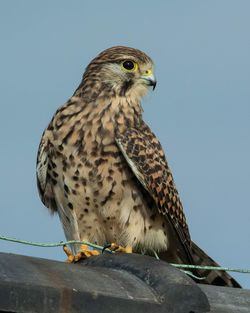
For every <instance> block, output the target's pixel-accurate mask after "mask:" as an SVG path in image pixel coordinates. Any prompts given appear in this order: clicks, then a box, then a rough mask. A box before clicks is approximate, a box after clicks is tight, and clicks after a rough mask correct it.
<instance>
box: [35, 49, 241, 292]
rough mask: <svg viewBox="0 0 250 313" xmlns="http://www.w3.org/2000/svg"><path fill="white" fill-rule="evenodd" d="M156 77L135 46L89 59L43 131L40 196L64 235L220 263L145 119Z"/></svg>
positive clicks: (216, 278) (220, 279)
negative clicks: (190, 220)
mask: <svg viewBox="0 0 250 313" xmlns="http://www.w3.org/2000/svg"><path fill="white" fill-rule="evenodd" d="M155 84H156V81H155V79H154V76H153V62H152V60H151V59H150V58H149V57H148V56H147V55H146V54H145V53H143V52H141V51H139V50H136V49H133V48H128V47H113V48H110V49H107V50H105V51H104V52H102V53H101V54H99V55H98V56H97V57H96V58H95V59H94V60H93V61H92V62H91V63H90V64H89V65H88V67H87V68H86V71H85V73H84V75H83V79H82V82H81V83H80V85H79V87H78V88H77V90H76V91H75V93H74V95H73V96H72V98H70V99H69V101H68V102H67V103H66V104H65V105H63V106H62V107H61V108H59V109H58V110H57V112H56V113H55V115H54V117H53V118H52V121H51V122H50V124H49V126H48V128H47V129H46V130H45V132H44V134H43V137H42V140H41V144H40V147H39V152H38V160H37V179H38V187H39V192H40V196H41V199H42V201H43V203H44V204H45V205H46V206H47V207H48V208H49V209H50V210H51V211H52V212H57V213H58V214H59V217H60V219H61V222H62V225H63V228H64V232H65V235H66V238H67V239H70V240H71V239H76V240H79V239H80V240H85V241H90V242H97V243H98V244H100V245H104V244H106V243H109V242H115V243H117V244H119V245H121V246H131V247H132V248H133V251H135V252H143V253H148V254H153V253H154V252H156V253H158V254H159V255H160V256H161V257H162V258H163V259H165V260H167V261H168V262H175V263H189V264H193V263H194V264H206V265H216V263H215V262H214V261H213V260H212V259H210V258H209V257H208V256H207V255H206V254H205V253H204V252H203V251H202V250H200V249H199V248H198V247H197V246H196V245H194V244H193V243H192V241H191V239H190V234H189V230H188V226H187V223H186V219H185V215H184V212H183V207H182V204H181V201H180V197H179V195H178V191H177V189H176V186H175V184H174V180H173V177H172V174H171V171H170V169H169V167H168V164H167V161H166V159H165V155H164V152H163V149H162V147H161V144H160V143H159V141H158V139H157V138H156V137H155V135H154V134H153V133H152V131H151V130H150V128H149V127H148V126H147V125H146V124H145V122H144V121H143V119H142V108H141V104H140V101H141V98H142V97H143V96H144V95H145V94H146V93H147V91H148V89H149V86H153V87H155ZM196 274H197V272H196ZM198 274H201V275H203V274H204V273H202V272H199V273H198ZM206 275H207V279H206V282H207V283H211V284H213V283H214V284H218V285H226V286H235V287H239V285H238V283H237V282H236V281H235V280H234V279H232V278H231V277H230V276H229V275H228V274H227V273H222V272H210V273H206Z"/></svg>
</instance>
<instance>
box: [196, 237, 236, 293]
mask: <svg viewBox="0 0 250 313" xmlns="http://www.w3.org/2000/svg"><path fill="white" fill-rule="evenodd" d="M191 251H192V258H193V261H194V264H195V265H202V266H219V265H218V264H217V263H216V262H215V261H214V260H213V259H211V258H210V257H209V256H208V255H207V254H206V253H205V252H204V251H203V250H201V249H200V248H199V247H198V246H197V245H196V244H195V243H194V242H192V247H191ZM197 272H198V275H199V276H201V277H206V278H205V279H204V280H201V281H200V282H201V283H202V284H204V283H205V284H209V285H216V286H226V287H234V288H241V286H240V284H239V283H238V282H237V281H236V280H235V279H234V278H233V277H231V276H230V275H229V274H228V273H227V272H224V271H216V270H212V271H209V270H198V271H197Z"/></svg>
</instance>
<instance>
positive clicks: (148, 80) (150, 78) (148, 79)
mask: <svg viewBox="0 0 250 313" xmlns="http://www.w3.org/2000/svg"><path fill="white" fill-rule="evenodd" d="M141 79H143V80H144V81H145V83H146V84H147V85H148V86H152V87H153V90H154V89H155V87H156V84H157V81H156V78H155V76H154V74H150V75H143V76H141Z"/></svg>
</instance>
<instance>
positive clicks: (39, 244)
mask: <svg viewBox="0 0 250 313" xmlns="http://www.w3.org/2000/svg"><path fill="white" fill-rule="evenodd" d="M0 240H5V241H11V242H16V243H21V244H24V245H28V246H35V247H43V248H53V247H61V246H65V245H71V244H81V245H87V246H90V247H92V248H95V249H97V250H103V247H102V246H98V245H96V244H94V243H92V242H88V241H82V240H68V241H60V242H34V241H27V240H20V239H17V238H13V237H6V236H0ZM105 251H107V252H110V253H112V252H113V251H111V250H109V249H105Z"/></svg>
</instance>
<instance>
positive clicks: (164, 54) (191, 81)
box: [0, 0, 250, 288]
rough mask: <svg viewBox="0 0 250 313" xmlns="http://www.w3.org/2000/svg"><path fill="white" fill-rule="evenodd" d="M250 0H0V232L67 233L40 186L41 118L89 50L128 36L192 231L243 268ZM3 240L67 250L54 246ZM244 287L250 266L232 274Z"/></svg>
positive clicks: (66, 89) (215, 253)
mask: <svg viewBox="0 0 250 313" xmlns="http://www.w3.org/2000/svg"><path fill="white" fill-rule="evenodd" d="M249 12H250V2H249V1H248V0H245V1H244V0H240V1H236V0H234V1H231V0H219V1H218V0H210V1H198V0H196V1H192V0H189V1H184V0H183V1H173V0H167V1H163V0H162V1H160V0H158V1H143V2H142V1H137V2H135V1H132V0H127V1H126V2H122V1H121V2H119V1H115V0H112V1H111V0H107V1H105V2H104V1H102V2H101V1H96V0H93V1H79V0H75V1H66V0H65V1H62V0H61V1H59V0H54V1H48V0H46V1H32V0H24V1H13V0H12V1H2V2H1V4H0V44H1V58H0V68H1V71H0V86H1V104H0V108H1V124H0V130H1V131H0V142H1V155H0V159H1V162H0V173H1V176H0V186H1V188H0V197H1V204H0V208H1V218H0V234H2V235H8V236H14V237H18V238H21V239H27V240H33V241H49V242H56V241H61V240H63V239H64V235H63V232H62V228H61V226H60V223H59V220H58V218H57V217H53V218H52V217H51V216H50V215H49V213H48V212H47V210H46V209H45V208H44V206H43V205H42V203H41V202H40V199H39V197H38V193H37V188H36V179H35V163H36V153H37V148H38V144H39V141H40V138H41V134H42V132H43V129H44V128H45V127H46V126H47V124H48V122H49V121H50V119H51V117H52V114H53V113H54V112H55V110H56V109H57V107H58V106H60V105H61V104H63V103H64V102H65V101H66V100H67V99H68V98H69V97H70V96H71V95H72V93H73V91H74V90H75V88H76V87H77V85H78V83H79V81H80V80H81V76H82V73H83V71H84V68H85V67H86V65H87V64H88V63H89V62H90V60H91V59H92V58H93V57H95V56H96V54H97V53H99V52H100V51H102V50H103V49H105V48H108V47H110V46H114V45H127V46H131V47H135V48H139V49H141V50H143V51H145V52H146V53H148V54H149V55H150V56H151V57H152V58H153V60H154V61H155V72H156V73H155V74H156V76H157V79H158V85H157V88H156V90H155V91H154V92H153V93H151V94H150V95H149V96H148V97H146V98H145V99H144V101H143V107H144V112H145V113H144V117H145V120H146V121H147V122H148V123H149V125H150V126H151V127H152V129H153V130H154V132H155V133H156V134H157V136H158V137H159V138H160V140H161V142H162V144H163V146H164V149H165V151H166V154H167V158H168V161H169V164H170V166H171V168H172V171H173V174H174V177H175V181H176V184H177V187H178V189H179V192H180V195H181V198H182V201H183V204H184V207H185V212H186V215H187V219H188V222H189V225H190V232H191V235H192V238H193V240H194V241H195V242H196V243H197V244H199V245H200V246H201V247H202V248H203V249H204V250H205V251H206V252H207V253H208V254H209V255H210V256H211V257H213V258H214V259H215V260H216V261H218V262H219V263H220V264H221V265H224V266H231V267H245V268H247V267H248V268H250V262H249V260H250V249H249V241H250V227H249V223H250V205H249V191H250V180H249V178H250V165H249V160H250V143H249V134H250V103H249V100H250V88H249V87H250V58H249V55H250V40H249V29H250V19H249ZM0 251H5V252H13V253H19V254H26V255H32V256H39V257H44V258H51V259H58V260H64V259H65V256H64V254H63V252H62V250H61V249H60V248H50V249H49V248H47V249H45V248H35V247H28V246H22V245H18V244H14V243H6V242H2V241H0ZM234 276H235V277H237V279H238V280H239V282H240V283H242V284H243V286H245V287H246V288H250V276H249V275H248V276H247V275H242V274H241V275H240V274H235V275H234Z"/></svg>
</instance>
